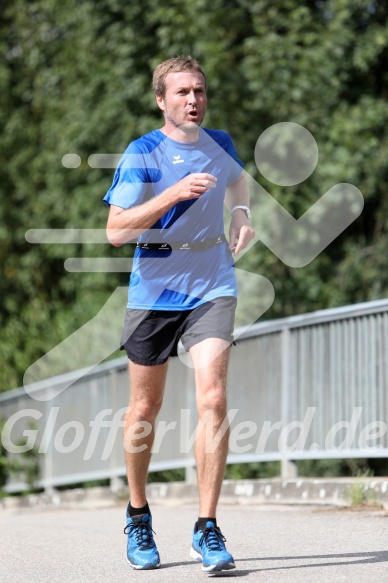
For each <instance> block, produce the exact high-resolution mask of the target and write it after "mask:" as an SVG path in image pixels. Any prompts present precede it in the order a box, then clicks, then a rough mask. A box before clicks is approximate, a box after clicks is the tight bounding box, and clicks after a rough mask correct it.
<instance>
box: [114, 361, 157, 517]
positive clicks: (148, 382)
mask: <svg viewBox="0 0 388 583" xmlns="http://www.w3.org/2000/svg"><path fill="white" fill-rule="evenodd" d="M129 374H130V379H131V393H130V401H129V406H128V410H127V413H126V415H125V421H124V449H125V463H126V467H127V477H128V486H129V491H130V499H131V505H132V506H133V507H135V508H141V507H143V506H145V504H146V502H147V500H146V482H147V474H148V468H149V464H150V459H151V447H152V444H153V440H154V425H155V418H156V416H157V414H158V412H159V410H160V407H161V405H162V401H163V393H164V386H165V382H166V375H167V362H166V363H164V364H161V365H155V366H143V365H140V364H135V363H134V362H132V361H129ZM135 424H138V425H135ZM139 424H140V425H139ZM137 435H140V436H141V435H143V437H139V438H137V439H136V436H137ZM134 438H135V439H134ZM144 446H145V447H144Z"/></svg>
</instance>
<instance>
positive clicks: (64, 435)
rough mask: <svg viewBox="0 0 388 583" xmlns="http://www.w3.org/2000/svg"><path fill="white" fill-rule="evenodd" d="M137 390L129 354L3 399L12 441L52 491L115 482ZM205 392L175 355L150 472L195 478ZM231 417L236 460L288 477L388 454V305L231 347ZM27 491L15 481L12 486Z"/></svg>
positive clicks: (315, 319)
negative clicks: (275, 466)
mask: <svg viewBox="0 0 388 583" xmlns="http://www.w3.org/2000/svg"><path fill="white" fill-rule="evenodd" d="M69 381H70V383H69ZM61 383H62V384H66V385H69V386H67V388H66V389H65V390H64V391H63V392H61V393H59V394H57V393H58V391H57V389H58V387H60V386H61ZM129 391H130V386H129V380H128V373H127V360H126V358H125V357H124V358H119V359H116V360H112V361H110V362H107V363H104V364H101V365H98V366H96V367H95V368H94V369H93V370H92V372H88V373H87V374H84V375H83V376H82V374H81V373H80V372H79V371H75V372H74V373H69V374H67V375H61V376H58V377H53V378H51V379H46V380H45V381H42V382H40V383H36V386H35V388H34V391H31V390H30V391H29V394H27V393H26V391H25V390H24V388H19V389H14V390H11V391H8V392H6V393H3V394H0V419H2V420H3V421H6V426H5V429H4V431H3V442H4V443H5V445H6V447H7V449H11V450H12V447H13V446H15V448H14V449H15V450H17V446H16V444H17V442H18V440H19V439H20V438H21V437H22V436H23V434H24V437H27V442H28V443H27V447H29V446H34V447H35V448H36V449H37V450H38V451H39V452H40V453H41V456H40V460H41V479H40V482H39V485H40V486H41V487H43V488H45V489H48V490H49V489H51V488H55V487H56V486H61V485H66V484H74V483H79V482H85V481H89V480H97V479H104V478H109V479H110V480H111V481H112V484H114V483H115V481H116V480H117V479H120V478H121V477H123V476H125V467H124V455H123V443H122V429H121V427H122V420H123V415H124V412H125V408H126V405H127V402H128V395H129ZM194 393H195V391H194V377H193V371H192V369H191V368H189V367H187V366H185V365H184V364H183V363H182V362H181V361H180V360H179V359H178V358H173V359H171V361H170V367H169V372H168V377H167V385H166V393H165V399H164V403H163V407H162V410H161V412H160V414H159V416H158V419H157V423H156V436H155V442H154V446H153V456H152V461H151V466H150V470H151V471H156V470H162V469H171V468H178V467H182V468H183V467H184V468H186V470H187V472H186V476H187V479H188V480H191V479H193V475H194V473H193V471H192V468H193V467H194V465H195V461H194V455H193V442H194V432H195V427H196V422H197V417H196V410H195V394H194ZM51 394H52V395H53V396H52V398H50V395H51ZM228 415H229V419H230V423H231V433H230V438H229V456H228V463H239V462H241V463H243V462H251V461H270V460H281V462H282V475H283V476H284V477H286V476H291V475H292V472H293V469H294V465H293V461H295V460H298V459H307V458H311V459H318V458H328V459H331V458H339V457H340V458H356V457H388V437H387V433H388V430H387V424H386V423H387V419H388V300H379V301H374V302H367V303H363V304H357V305H353V306H346V307H342V308H335V309H331V310H322V311H318V312H313V313H309V314H303V315H300V316H294V317H291V318H285V319H280V320H273V321H268V322H262V323H259V324H255V325H253V326H252V327H251V328H250V329H249V330H248V331H247V332H245V333H244V334H243V335H242V336H240V338H239V340H238V342H237V346H236V347H234V348H233V349H232V351H231V360H230V366H229V376H228ZM31 422H33V423H34V424H35V427H32V426H31ZM12 455H17V453H16V454H12ZM24 487H25V485H24V484H23V483H21V482H20V481H18V480H17V479H13V480H11V481H10V482H9V483H8V485H7V490H8V491H9V492H15V491H19V490H21V489H23V488H24Z"/></svg>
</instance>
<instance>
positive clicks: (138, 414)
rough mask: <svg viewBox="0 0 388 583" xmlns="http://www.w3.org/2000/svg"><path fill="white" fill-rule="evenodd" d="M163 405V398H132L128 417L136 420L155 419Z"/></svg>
mask: <svg viewBox="0 0 388 583" xmlns="http://www.w3.org/2000/svg"><path fill="white" fill-rule="evenodd" d="M161 406H162V399H152V398H149V397H147V398H141V399H136V400H132V401H131V402H130V404H129V407H128V412H127V417H129V416H130V417H131V418H132V420H135V421H150V422H152V421H154V420H155V418H156V416H157V414H158V413H159V411H160V408H161Z"/></svg>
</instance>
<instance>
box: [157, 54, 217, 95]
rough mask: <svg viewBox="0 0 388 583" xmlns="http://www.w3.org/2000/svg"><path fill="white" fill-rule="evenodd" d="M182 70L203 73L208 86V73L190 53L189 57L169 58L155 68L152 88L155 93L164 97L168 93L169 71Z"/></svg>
mask: <svg viewBox="0 0 388 583" xmlns="http://www.w3.org/2000/svg"><path fill="white" fill-rule="evenodd" d="M182 71H198V72H199V73H201V74H202V75H203V78H204V79H205V87H206V75H205V73H204V72H203V69H202V67H201V66H200V64H199V63H198V61H197V60H196V59H194V58H193V57H191V56H190V55H188V56H187V57H173V58H172V59H167V61H163V63H160V65H158V66H157V67H156V69H155V70H154V74H153V77H152V88H153V90H154V92H155V95H161V96H162V97H164V96H165V94H166V77H167V75H168V74H169V73H181V72H182Z"/></svg>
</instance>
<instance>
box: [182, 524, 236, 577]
mask: <svg viewBox="0 0 388 583" xmlns="http://www.w3.org/2000/svg"><path fill="white" fill-rule="evenodd" d="M225 541H226V539H225V537H224V536H223V534H222V532H221V531H220V529H219V528H218V526H215V524H214V522H212V521H210V520H209V521H208V522H207V523H206V528H205V530H204V531H202V530H198V527H197V523H196V524H195V526H194V532H193V544H192V547H191V549H190V557H191V558H192V559H195V560H196V561H202V571H205V572H206V573H215V572H217V571H225V570H229V569H234V568H235V566H236V565H235V564H234V559H233V557H232V555H231V554H230V553H228V551H227V550H226V548H225V544H224V543H225Z"/></svg>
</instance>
